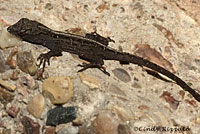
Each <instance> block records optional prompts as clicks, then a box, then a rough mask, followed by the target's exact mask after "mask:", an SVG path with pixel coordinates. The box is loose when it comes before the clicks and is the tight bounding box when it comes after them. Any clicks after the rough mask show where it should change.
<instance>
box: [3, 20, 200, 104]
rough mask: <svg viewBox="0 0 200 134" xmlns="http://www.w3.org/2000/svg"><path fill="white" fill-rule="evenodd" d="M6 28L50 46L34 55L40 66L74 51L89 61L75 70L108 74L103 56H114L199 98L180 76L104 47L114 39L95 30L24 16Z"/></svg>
mask: <svg viewBox="0 0 200 134" xmlns="http://www.w3.org/2000/svg"><path fill="white" fill-rule="evenodd" d="M7 30H8V32H9V33H11V34H13V35H15V36H17V37H19V38H20V39H22V40H23V41H26V42H29V43H33V44H36V45H42V46H44V47H47V48H48V49H49V50H50V51H49V52H47V53H45V54H40V56H39V57H38V60H40V64H39V66H41V65H43V70H44V67H45V64H46V62H47V63H48V64H50V62H49V60H50V58H51V57H53V56H62V52H69V53H72V54H76V55H78V56H79V58H81V59H84V60H86V61H88V62H89V64H82V65H80V64H79V66H81V67H82V69H81V70H79V72H81V71H84V70H86V69H88V68H98V69H100V70H101V71H102V72H104V73H105V74H107V75H110V74H109V73H108V72H107V71H106V70H105V68H104V67H103V65H104V60H116V61H119V62H120V63H126V64H128V63H133V64H137V65H139V66H141V67H143V66H145V67H147V68H150V69H152V70H154V71H156V72H159V73H161V74H163V75H165V76H167V77H168V78H170V79H171V80H173V81H175V82H176V84H177V85H179V86H180V87H182V88H183V89H184V90H185V91H188V92H189V93H190V94H191V95H192V96H193V97H194V98H195V99H196V100H197V101H199V102H200V95H199V94H198V93H197V92H196V91H195V90H194V89H192V88H191V87H190V86H189V85H187V84H186V83H185V82H184V81H183V80H182V79H180V78H179V77H177V76H176V75H174V74H173V73H171V72H169V71H168V70H166V69H164V68H163V67H161V66H159V65H157V64H155V63H152V62H150V61H149V60H146V59H144V58H142V57H139V56H136V55H132V54H129V53H125V52H119V51H117V50H115V49H113V48H111V47H108V43H109V42H114V41H113V40H112V39H111V38H109V37H108V38H104V37H102V36H101V35H99V34H97V33H96V32H94V33H87V34H86V35H85V36H79V35H75V34H71V33H64V32H59V31H55V30H52V29H50V28H48V27H46V26H45V25H43V24H41V23H39V22H37V21H34V20H29V19H27V18H22V19H20V20H19V21H18V22H17V23H16V24H14V25H11V26H9V27H8V28H7Z"/></svg>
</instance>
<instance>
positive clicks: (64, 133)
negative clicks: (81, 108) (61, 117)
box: [56, 126, 78, 134]
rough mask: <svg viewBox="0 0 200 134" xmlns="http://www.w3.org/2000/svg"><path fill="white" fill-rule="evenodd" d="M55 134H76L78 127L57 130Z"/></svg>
mask: <svg viewBox="0 0 200 134" xmlns="http://www.w3.org/2000/svg"><path fill="white" fill-rule="evenodd" d="M56 134H78V127H74V126H68V127H65V128H63V129H61V130H59V131H58V132H57V133H56Z"/></svg>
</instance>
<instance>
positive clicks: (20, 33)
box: [7, 18, 39, 40]
mask: <svg viewBox="0 0 200 134" xmlns="http://www.w3.org/2000/svg"><path fill="white" fill-rule="evenodd" d="M38 24H39V23H38V22H36V21H33V20H29V19H27V18H21V19H20V20H19V21H18V22H17V23H15V24H13V25H11V26H9V27H8V28H7V31H8V32H9V33H11V34H13V35H15V36H16V37H19V38H20V39H22V40H23V39H24V38H26V37H27V36H33V35H34V34H37V31H38V30H37V27H38Z"/></svg>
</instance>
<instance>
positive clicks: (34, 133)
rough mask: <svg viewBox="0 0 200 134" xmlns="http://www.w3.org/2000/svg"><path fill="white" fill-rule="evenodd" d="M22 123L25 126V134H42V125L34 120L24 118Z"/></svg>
mask: <svg viewBox="0 0 200 134" xmlns="http://www.w3.org/2000/svg"><path fill="white" fill-rule="evenodd" d="M21 122H22V124H23V126H24V134H40V125H39V123H37V122H34V121H33V119H31V118H29V117H27V116H24V117H23V118H22V119H21Z"/></svg>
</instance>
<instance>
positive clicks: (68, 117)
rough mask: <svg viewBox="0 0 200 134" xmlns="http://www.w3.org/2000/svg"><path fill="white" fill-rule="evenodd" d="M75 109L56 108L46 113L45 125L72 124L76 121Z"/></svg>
mask: <svg viewBox="0 0 200 134" xmlns="http://www.w3.org/2000/svg"><path fill="white" fill-rule="evenodd" d="M77 110H78V108H77V107H73V106H71V107H62V106H58V107H56V108H54V109H51V110H49V111H48V113H47V121H46V125H50V126H56V125H59V124H63V123H68V122H72V121H73V120H74V119H76V113H77Z"/></svg>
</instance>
